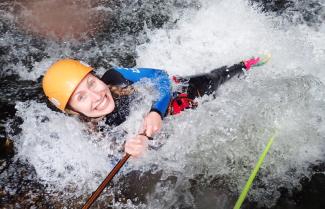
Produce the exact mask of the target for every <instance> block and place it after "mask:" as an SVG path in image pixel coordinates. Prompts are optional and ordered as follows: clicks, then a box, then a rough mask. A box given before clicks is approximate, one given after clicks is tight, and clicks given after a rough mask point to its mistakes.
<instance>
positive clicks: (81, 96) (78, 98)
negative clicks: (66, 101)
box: [77, 94, 86, 101]
mask: <svg viewBox="0 0 325 209" xmlns="http://www.w3.org/2000/svg"><path fill="white" fill-rule="evenodd" d="M85 99H86V96H85V95H83V94H79V95H78V97H77V100H78V101H83V100H85Z"/></svg>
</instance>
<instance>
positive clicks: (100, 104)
mask: <svg viewBox="0 0 325 209" xmlns="http://www.w3.org/2000/svg"><path fill="white" fill-rule="evenodd" d="M105 99H107V98H106V95H105V96H104V97H103V99H102V101H100V103H99V104H98V105H97V107H96V109H99V110H101V109H102V105H103V103H105V102H106V101H105Z"/></svg>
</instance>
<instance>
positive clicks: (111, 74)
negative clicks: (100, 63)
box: [101, 69, 133, 87]
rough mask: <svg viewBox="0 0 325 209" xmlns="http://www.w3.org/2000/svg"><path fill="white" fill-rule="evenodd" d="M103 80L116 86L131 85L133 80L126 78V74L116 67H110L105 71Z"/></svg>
mask: <svg viewBox="0 0 325 209" xmlns="http://www.w3.org/2000/svg"><path fill="white" fill-rule="evenodd" d="M101 80H102V81H103V82H104V83H105V84H107V85H114V86H123V87H124V86H128V85H131V84H132V83H133V82H132V81H130V80H128V79H125V78H124V76H123V75H122V74H121V73H120V72H118V71H117V70H115V69H109V70H108V71H106V72H105V73H104V75H103V76H102V77H101Z"/></svg>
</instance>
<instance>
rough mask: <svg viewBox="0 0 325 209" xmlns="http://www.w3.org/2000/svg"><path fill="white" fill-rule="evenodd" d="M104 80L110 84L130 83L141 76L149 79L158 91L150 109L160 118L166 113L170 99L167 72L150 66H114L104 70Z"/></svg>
mask: <svg viewBox="0 0 325 209" xmlns="http://www.w3.org/2000/svg"><path fill="white" fill-rule="evenodd" d="M103 78H104V80H105V78H106V80H110V82H109V83H110V84H112V85H125V86H126V85H130V84H133V83H136V82H138V81H140V80H141V79H143V78H148V79H150V80H151V81H152V82H153V84H154V88H155V89H156V90H157V91H158V92H159V98H158V99H157V100H156V101H155V102H154V103H153V105H152V108H151V111H154V112H157V113H159V115H160V116H161V118H163V117H164V116H165V115H166V112H167V109H168V105H169V102H170V99H171V83H170V79H169V76H168V74H167V73H166V72H165V71H163V70H159V69H152V68H115V69H113V70H110V72H109V71H108V72H106V73H105V75H104V76H103Z"/></svg>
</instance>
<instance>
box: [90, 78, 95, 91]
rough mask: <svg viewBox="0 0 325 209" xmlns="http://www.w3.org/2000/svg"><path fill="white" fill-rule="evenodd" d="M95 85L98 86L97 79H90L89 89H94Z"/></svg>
mask: <svg viewBox="0 0 325 209" xmlns="http://www.w3.org/2000/svg"><path fill="white" fill-rule="evenodd" d="M95 84H96V81H95V79H92V78H90V79H88V87H89V88H90V89H91V88H94V87H95Z"/></svg>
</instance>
